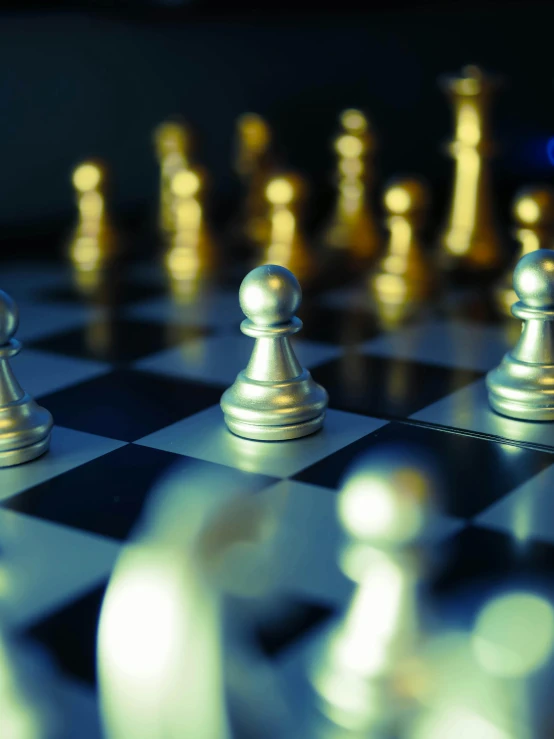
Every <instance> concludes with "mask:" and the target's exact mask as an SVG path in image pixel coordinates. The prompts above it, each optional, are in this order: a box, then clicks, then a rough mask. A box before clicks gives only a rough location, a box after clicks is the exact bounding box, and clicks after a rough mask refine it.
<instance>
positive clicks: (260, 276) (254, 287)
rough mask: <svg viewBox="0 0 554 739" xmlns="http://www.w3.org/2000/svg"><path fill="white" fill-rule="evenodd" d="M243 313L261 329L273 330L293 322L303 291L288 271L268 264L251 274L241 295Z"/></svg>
mask: <svg viewBox="0 0 554 739" xmlns="http://www.w3.org/2000/svg"><path fill="white" fill-rule="evenodd" d="M239 301H240V307H241V309H242V312H243V313H244V315H245V316H247V318H249V319H250V320H251V321H252V323H254V324H256V325H257V326H273V325H276V324H280V323H286V322H287V321H290V320H291V318H293V316H294V314H295V313H296V311H297V310H298V308H299V306H300V303H301V302H302V288H301V287H300V283H299V282H298V280H297V279H296V277H295V276H294V275H293V274H292V272H290V271H289V270H288V269H285V268H284V267H279V266H277V265H276V264H264V265H263V266H261V267H256V269H253V270H252V271H251V272H249V273H248V274H247V275H246V277H245V278H244V280H243V281H242V284H241V286H240V291H239Z"/></svg>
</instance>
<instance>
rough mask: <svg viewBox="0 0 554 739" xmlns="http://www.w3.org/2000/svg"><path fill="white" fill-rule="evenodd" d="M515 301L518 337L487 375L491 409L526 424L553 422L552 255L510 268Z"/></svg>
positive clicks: (542, 252) (546, 252) (543, 252)
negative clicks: (512, 346) (524, 421)
mask: <svg viewBox="0 0 554 739" xmlns="http://www.w3.org/2000/svg"><path fill="white" fill-rule="evenodd" d="M514 289H515V292H516V294H517V296H518V298H519V300H518V302H517V303H515V304H514V305H513V306H512V313H513V314H514V316H515V317H516V318H520V319H521V320H522V321H523V322H524V323H523V329H522V332H521V336H520V339H519V341H518V343H517V344H516V346H515V348H514V349H512V351H510V352H508V353H507V354H506V355H505V356H504V358H503V359H502V362H501V363H500V365H499V366H498V367H496V368H495V369H493V370H491V371H490V372H489V373H488V374H487V380H486V381H487V389H488V393H489V402H490V404H491V406H492V408H493V410H495V411H497V412H498V413H501V414H502V415H504V416H509V417H511V418H521V419H522V420H527V421H552V420H554V251H551V250H550V249H539V250H537V251H533V252H531V253H530V254H526V255H525V256H524V257H522V258H521V259H520V261H519V262H518V264H517V267H516V268H515V270H514Z"/></svg>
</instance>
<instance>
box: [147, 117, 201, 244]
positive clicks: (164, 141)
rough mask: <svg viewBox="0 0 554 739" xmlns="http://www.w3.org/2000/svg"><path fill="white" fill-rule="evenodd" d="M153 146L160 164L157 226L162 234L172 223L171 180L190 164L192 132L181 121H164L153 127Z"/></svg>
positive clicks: (169, 228)
mask: <svg viewBox="0 0 554 739" xmlns="http://www.w3.org/2000/svg"><path fill="white" fill-rule="evenodd" d="M154 148H155V151H156V158H157V160H158V164H159V166H160V201H159V211H158V227H159V229H160V231H161V232H162V234H163V233H166V232H167V231H171V229H172V228H173V225H174V222H173V216H174V213H173V207H172V202H173V197H172V193H171V181H172V179H173V176H174V174H175V173H176V172H178V171H179V170H181V169H184V168H186V167H188V166H189V165H190V154H191V149H192V134H191V132H190V130H189V129H188V127H187V126H186V124H185V123H184V122H182V121H165V122H164V123H160V124H159V125H158V126H156V128H155V129H154Z"/></svg>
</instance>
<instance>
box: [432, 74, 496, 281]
mask: <svg viewBox="0 0 554 739" xmlns="http://www.w3.org/2000/svg"><path fill="white" fill-rule="evenodd" d="M440 82H441V86H442V88H443V89H444V91H445V92H446V94H447V95H448V97H449V98H450V100H451V103H452V106H453V112H454V123H455V134H454V139H453V140H452V141H451V142H450V143H449V144H448V147H447V151H448V153H449V154H450V156H451V157H452V158H453V160H454V162H455V172H454V184H453V189H452V196H451V201H450V209H449V214H448V218H447V222H446V225H445V227H444V229H443V230H442V232H441V234H440V236H439V245H438V250H439V260H440V263H441V265H442V267H443V268H444V269H445V270H447V271H463V272H470V273H476V272H477V273H479V272H481V273H491V272H493V271H494V270H496V269H498V268H500V267H501V266H502V263H503V261H504V258H503V252H502V239H501V237H500V234H499V232H498V227H497V224H496V216H495V208H494V204H493V197H492V184H491V173H490V165H489V160H490V159H491V157H492V156H493V154H494V150H495V145H494V142H493V140H492V137H491V133H490V120H489V118H490V106H491V102H492V97H493V94H494V92H495V91H496V89H497V88H498V86H499V82H498V80H497V79H495V78H492V77H488V76H486V75H485V74H484V73H483V72H482V71H481V70H480V69H479V68H478V67H475V66H468V67H464V69H463V70H462V74H461V75H460V76H459V77H446V78H442V79H441V80H440Z"/></svg>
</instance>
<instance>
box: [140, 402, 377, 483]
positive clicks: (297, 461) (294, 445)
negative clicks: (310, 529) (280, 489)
mask: <svg viewBox="0 0 554 739" xmlns="http://www.w3.org/2000/svg"><path fill="white" fill-rule="evenodd" d="M386 423H387V422H386V421H381V420H379V419H377V418H369V417H367V416H358V415H355V414H354V413H345V412H344V411H336V410H328V411H327V414H326V417H325V423H324V425H323V428H322V429H321V431H318V432H317V433H315V434H312V435H311V436H305V437H303V438H301V439H292V440H290V441H251V440H249V439H243V438H241V437H239V436H235V435H234V434H232V433H231V432H230V431H229V430H228V429H227V426H226V425H225V422H224V420H223V412H222V410H221V408H220V407H219V405H214V406H211V407H210V408H207V409H206V410H204V411H201V412H200V413H196V414H195V415H193V416H190V417H189V418H185V419H183V420H182V421H178V422H177V423H175V424H173V425H171V426H167V427H166V428H163V429H161V430H160V431H155V432H154V433H153V434H150V435H149V436H145V437H144V438H143V439H140V440H139V441H137V442H135V443H136V444H143V445H144V446H150V447H154V448H155V449H161V450H164V451H168V452H173V453H175V454H183V455H186V456H189V457H196V458H197V459H203V460H205V461H207V462H216V463H217V464H223V465H226V466H228V467H237V468H238V469H241V470H245V471H247V472H257V473H261V474H264V475H271V476H274V477H291V476H292V475H295V474H297V473H298V472H300V471H301V470H303V469H305V468H306V467H309V466H310V465H312V464H314V463H315V462H318V461H319V460H320V459H323V458H324V457H328V456H329V455H330V454H332V453H333V452H336V451H337V450H338V449H342V448H343V447H345V446H347V445H348V444H351V443H352V442H353V441H356V440H357V439H360V438H361V437H362V436H365V435H366V434H370V433H372V432H373V431H376V430H377V429H378V428H381V427H382V426H385V425H386Z"/></svg>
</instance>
